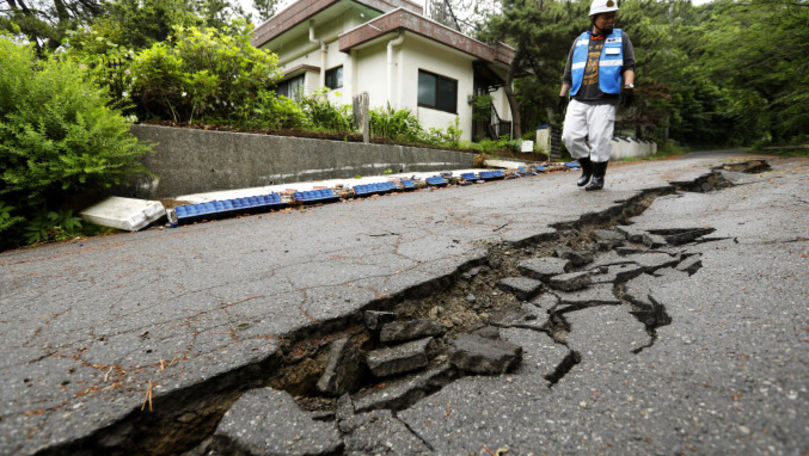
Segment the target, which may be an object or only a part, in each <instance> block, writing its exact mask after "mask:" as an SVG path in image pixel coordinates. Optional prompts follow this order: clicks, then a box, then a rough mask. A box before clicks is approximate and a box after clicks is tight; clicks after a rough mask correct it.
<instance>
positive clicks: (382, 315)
mask: <svg viewBox="0 0 809 456" xmlns="http://www.w3.org/2000/svg"><path fill="white" fill-rule="evenodd" d="M364 319H365V327H367V328H368V329H370V330H371V331H376V330H378V329H379V328H381V327H382V325H384V324H385V323H390V322H392V321H396V314H395V313H393V312H384V311H379V310H366V311H365V314H364Z"/></svg>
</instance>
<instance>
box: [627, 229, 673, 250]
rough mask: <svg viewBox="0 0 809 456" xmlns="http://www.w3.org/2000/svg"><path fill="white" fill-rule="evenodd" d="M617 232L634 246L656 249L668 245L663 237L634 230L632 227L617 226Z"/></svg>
mask: <svg viewBox="0 0 809 456" xmlns="http://www.w3.org/2000/svg"><path fill="white" fill-rule="evenodd" d="M615 230H616V231H618V232H619V233H623V234H624V236H626V240H627V241H629V242H632V243H634V244H643V245H645V246H646V247H649V248H652V249H656V248H658V247H663V246H664V245H666V240H665V239H664V238H663V236H660V235H657V234H650V233H648V232H646V231H643V230H639V229H636V228H633V227H631V226H616V227H615Z"/></svg>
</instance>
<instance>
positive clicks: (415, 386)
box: [354, 363, 458, 413]
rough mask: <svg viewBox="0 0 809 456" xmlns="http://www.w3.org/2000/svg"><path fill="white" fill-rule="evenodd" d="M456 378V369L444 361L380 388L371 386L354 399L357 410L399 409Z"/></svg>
mask: <svg viewBox="0 0 809 456" xmlns="http://www.w3.org/2000/svg"><path fill="white" fill-rule="evenodd" d="M456 378H458V371H457V370H456V369H455V368H454V367H453V366H452V365H450V364H449V363H444V364H442V365H441V366H438V367H436V368H433V369H429V370H427V371H426V372H423V373H420V374H418V375H416V376H413V377H409V378H404V379H400V380H396V381H393V382H388V383H386V384H384V386H382V387H380V388H372V389H371V390H370V391H369V392H368V393H367V394H365V395H363V396H361V397H358V398H356V399H355V400H354V408H355V410H356V411H357V412H358V413H359V412H367V411H370V410H378V409H391V410H401V409H404V408H407V407H409V406H411V405H413V404H415V403H416V402H417V401H419V400H420V399H421V398H423V397H425V396H427V395H428V394H430V393H432V392H433V391H436V390H438V389H440V388H442V387H444V386H446V385H448V384H449V383H450V382H451V381H452V380H455V379H456Z"/></svg>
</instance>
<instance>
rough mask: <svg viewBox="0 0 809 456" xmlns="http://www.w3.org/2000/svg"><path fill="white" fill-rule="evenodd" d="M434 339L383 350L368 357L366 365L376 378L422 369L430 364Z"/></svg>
mask: <svg viewBox="0 0 809 456" xmlns="http://www.w3.org/2000/svg"><path fill="white" fill-rule="evenodd" d="M433 343H434V341H433V338H432V337H425V338H424V339H419V340H415V341H413V342H408V343H405V344H401V345H397V346H395V347H388V348H381V349H379V350H374V351H372V352H369V353H368V354H367V355H366V363H367V364H368V368H369V369H370V370H371V373H372V374H374V376H376V377H387V376H389V375H395V374H401V373H403V372H409V371H412V370H416V369H421V368H422V367H425V366H427V364H428V363H429V357H428V355H429V353H430V351H432V345H433Z"/></svg>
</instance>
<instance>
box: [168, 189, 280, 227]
mask: <svg viewBox="0 0 809 456" xmlns="http://www.w3.org/2000/svg"><path fill="white" fill-rule="evenodd" d="M283 206H285V203H284V202H283V201H281V196H280V195H278V194H277V193H271V194H269V195H260V196H248V197H246V198H234V199H229V200H221V201H211V202H208V203H199V204H185V205H182V206H177V207H175V208H174V213H175V214H176V215H177V224H179V225H182V224H185V223H191V222H195V221H199V220H205V219H216V218H224V217H230V216H233V215H236V214H243V213H257V212H263V211H268V210H270V209H277V208H280V207H283Z"/></svg>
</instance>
